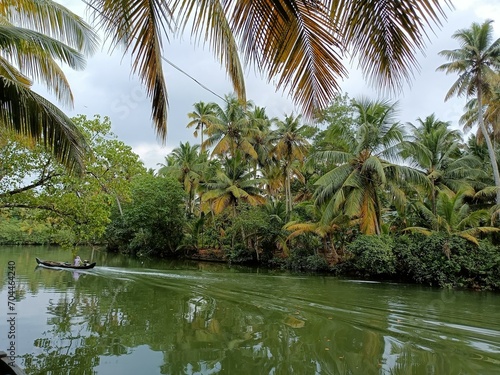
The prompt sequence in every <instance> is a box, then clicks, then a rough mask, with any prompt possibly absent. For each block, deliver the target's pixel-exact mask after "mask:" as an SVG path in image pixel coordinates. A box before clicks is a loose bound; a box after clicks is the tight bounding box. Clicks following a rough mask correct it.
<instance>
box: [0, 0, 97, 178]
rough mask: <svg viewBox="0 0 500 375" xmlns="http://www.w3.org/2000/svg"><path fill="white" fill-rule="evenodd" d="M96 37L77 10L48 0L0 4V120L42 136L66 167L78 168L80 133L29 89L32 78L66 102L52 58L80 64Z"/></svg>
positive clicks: (82, 142) (83, 148)
mask: <svg viewBox="0 0 500 375" xmlns="http://www.w3.org/2000/svg"><path fill="white" fill-rule="evenodd" d="M97 41H98V39H97V36H96V34H95V33H94V32H93V31H92V30H91V28H90V27H89V26H88V25H87V24H86V23H85V22H83V20H82V19H81V18H80V17H79V16H77V15H75V14H74V13H72V12H70V11H69V10H68V9H66V8H64V7H63V6H61V5H60V4H57V3H55V2H53V1H50V0H47V1H33V0H22V1H14V0H6V1H2V3H1V4H0V51H1V52H2V54H1V57H0V105H1V107H2V111H1V112H0V126H4V127H8V128H10V129H14V130H15V131H17V132H19V133H21V134H24V135H27V136H30V137H32V138H34V139H35V140H37V141H40V142H42V143H43V144H44V145H45V146H46V147H47V148H49V149H51V150H52V151H53V153H54V155H55V156H56V157H57V158H58V159H59V160H60V161H61V162H63V163H64V164H65V165H66V166H67V167H68V168H69V169H70V170H71V169H73V168H77V169H82V160H83V154H84V152H85V151H86V147H87V146H86V143H85V139H84V137H83V136H82V134H81V133H80V132H79V131H78V128H77V127H76V126H75V125H74V124H73V123H72V121H71V119H69V118H68V117H67V116H66V115H65V114H64V113H63V112H62V111H61V110H60V109H58V108H57V107H56V106H55V105H54V104H52V103H51V102H49V101H48V100H47V99H45V98H43V97H42V96H40V95H38V94H37V93H35V92H34V91H32V90H31V86H32V84H33V81H32V80H36V81H39V82H41V83H43V84H44V85H45V86H46V87H47V89H48V91H49V92H51V93H53V94H54V95H55V96H56V98H57V99H58V100H60V101H61V102H63V103H64V104H72V101H73V96H72V94H71V90H70V87H69V84H68V82H67V80H66V77H65V75H64V73H63V71H62V69H61V68H60V67H59V65H58V64H57V61H61V62H62V63H65V64H67V65H69V66H70V67H71V68H73V69H82V68H83V67H84V66H85V59H84V55H88V54H91V53H92V52H93V51H94V50H95V49H96V47H97Z"/></svg>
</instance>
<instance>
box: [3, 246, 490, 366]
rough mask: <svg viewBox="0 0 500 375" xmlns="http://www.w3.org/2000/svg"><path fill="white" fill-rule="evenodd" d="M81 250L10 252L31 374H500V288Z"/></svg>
mask: <svg viewBox="0 0 500 375" xmlns="http://www.w3.org/2000/svg"><path fill="white" fill-rule="evenodd" d="M79 255H80V256H81V257H82V258H84V259H90V258H92V260H93V261H96V262H97V266H96V267H95V268H94V269H92V270H86V271H71V270H55V269H47V268H39V267H36V262H35V257H38V258H41V259H52V260H71V253H69V252H68V251H64V250H62V249H59V248H44V247H0V265H1V269H0V343H1V346H0V350H3V351H8V349H9V346H10V348H11V349H14V352H15V356H16V363H17V364H18V365H20V367H22V368H23V369H24V370H25V371H26V373H27V374H29V375H31V374H37V375H38V374H57V375H59V374H64V375H65V374H68V375H80V374H81V375H83V374H85V375H86V374H98V375H108V374H109V375H111V374H113V375H114V374H125V375H128V374H130V375H132V374H141V375H149V374H152V375H154V374H189V375H194V374H203V375H204V374H207V375H208V374H235V375H240V374H243V375H244V374H276V375H277V374H280V375H281V374H300V375H302V374H342V375H343V374H360V375H361V374H363V375H365V374H368V375H369V374H405V375H409V374H411V375H433V374H436V375H438V374H439V375H442V374H471V375H477V374H499V373H500V294H498V293H491V292H475V291H457V290H441V289H437V288H430V287H426V286H415V285H407V284H394V283H379V282H367V281H359V280H347V279H337V278H334V277H330V276H318V275H303V274H291V273H284V272H278V271H271V270H262V269H254V268H244V267H237V266H229V265H225V264H213V263H198V262H180V261H168V260H165V261H158V260H155V261H153V260H142V261H141V260H136V259H130V258H127V257H124V256H119V255H111V254H107V253H105V252H100V251H93V252H92V251H91V250H90V249H84V250H82V251H80V253H79ZM9 265H10V266H12V267H13V268H15V277H14V278H12V277H10V276H12V273H10V274H9ZM9 275H10V276H9ZM12 280H13V281H14V284H15V285H14V288H15V301H12V302H15V303H11V304H9V303H8V302H9V297H10V296H11V295H12V293H10V292H9V282H10V281H12ZM11 287H12V282H11ZM10 291H11V292H12V288H11V289H10ZM10 300H12V298H10ZM12 317H14V319H12ZM9 319H11V320H10V321H9ZM9 333H14V334H15V339H14V340H10V339H9V338H8V336H9ZM11 342H13V344H14V345H13V346H12V344H11ZM11 351H12V350H11Z"/></svg>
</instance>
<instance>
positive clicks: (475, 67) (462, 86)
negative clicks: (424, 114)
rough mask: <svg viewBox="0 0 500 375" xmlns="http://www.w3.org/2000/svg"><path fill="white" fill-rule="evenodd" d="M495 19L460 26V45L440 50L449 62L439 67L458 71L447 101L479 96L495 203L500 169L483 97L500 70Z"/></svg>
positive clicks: (499, 41)
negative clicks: (491, 79) (493, 183)
mask: <svg viewBox="0 0 500 375" xmlns="http://www.w3.org/2000/svg"><path fill="white" fill-rule="evenodd" d="M491 23H492V21H490V20H487V21H485V22H484V23H482V24H478V23H473V24H472V25H471V27H470V28H469V29H461V30H458V31H457V32H455V33H454V34H453V38H454V39H456V40H458V42H459V43H460V47H461V48H458V49H455V50H444V51H441V52H440V55H441V56H444V57H445V58H446V59H447V60H449V61H450V62H449V63H446V64H443V65H441V66H439V67H438V70H443V71H445V72H446V73H447V74H450V73H457V74H458V75H459V78H458V80H457V81H455V83H453V85H452V86H451V88H450V90H449V91H448V93H447V94H446V98H445V99H446V100H448V99H449V98H451V97H452V96H455V95H457V96H459V97H460V96H465V97H466V98H469V97H471V96H473V95H475V96H476V99H477V103H478V105H477V122H478V124H479V129H480V130H481V133H482V135H483V137H484V140H485V141H486V145H487V146H488V153H489V156H490V160H491V166H492V168H493V177H494V179H495V186H496V187H497V193H496V203H497V205H500V173H499V170H498V163H497V158H496V155H495V149H494V147H493V143H492V141H491V138H490V134H489V132H488V130H487V129H486V126H485V124H484V116H483V104H484V101H483V100H484V97H485V95H488V93H489V92H490V85H489V80H490V77H492V76H494V75H495V73H496V72H498V71H499V70H500V38H498V39H496V40H493V28H492V26H491Z"/></svg>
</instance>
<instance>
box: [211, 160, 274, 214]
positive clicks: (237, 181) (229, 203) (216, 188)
mask: <svg viewBox="0 0 500 375" xmlns="http://www.w3.org/2000/svg"><path fill="white" fill-rule="evenodd" d="M260 183H261V181H259V179H256V178H254V176H253V174H252V173H251V172H250V171H249V170H248V168H247V166H246V165H245V163H243V160H242V158H241V156H237V157H235V158H232V159H229V158H225V159H224V161H223V168H222V169H220V170H219V171H218V173H217V174H216V175H215V176H214V177H213V178H212V179H211V180H210V181H208V182H207V183H205V188H206V192H205V193H204V195H203V198H202V199H203V200H204V201H207V202H210V204H211V208H212V210H213V212H214V213H215V214H219V213H221V212H222V211H223V210H225V209H226V208H228V207H232V215H233V217H234V216H236V213H237V207H238V204H239V203H240V202H246V203H248V204H249V205H251V206H255V205H258V204H264V202H265V198H264V197H263V196H262V191H261V189H260V188H259V185H260Z"/></svg>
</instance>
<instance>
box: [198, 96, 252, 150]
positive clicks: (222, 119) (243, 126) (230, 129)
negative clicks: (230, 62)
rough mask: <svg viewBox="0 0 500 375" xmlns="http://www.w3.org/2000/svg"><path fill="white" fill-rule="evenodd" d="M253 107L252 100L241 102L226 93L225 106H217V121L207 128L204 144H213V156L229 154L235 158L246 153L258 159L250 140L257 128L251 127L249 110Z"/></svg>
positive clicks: (209, 145) (208, 145)
mask: <svg viewBox="0 0 500 375" xmlns="http://www.w3.org/2000/svg"><path fill="white" fill-rule="evenodd" d="M252 108H253V103H252V102H250V101H247V102H244V103H242V102H240V101H239V100H238V99H237V98H236V97H235V96H233V95H226V103H225V106H224V108H221V107H220V106H218V105H217V106H216V108H215V112H216V117H217V121H214V122H213V123H212V124H211V125H210V127H209V128H208V129H207V130H206V133H207V136H208V137H207V139H206V140H205V142H204V145H205V146H207V147H211V146H213V147H214V148H213V150H212V156H214V155H219V156H221V157H225V156H229V157H230V158H234V157H235V156H236V154H237V153H240V152H242V153H244V154H245V155H248V156H250V157H251V158H252V159H257V152H256V151H255V149H254V148H253V145H252V143H251V142H250V140H251V139H252V136H253V134H254V133H255V132H256V131H257V129H254V128H251V127H250V121H249V118H248V112H249V111H250V110H251V109H252Z"/></svg>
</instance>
